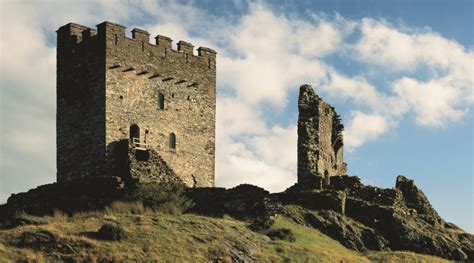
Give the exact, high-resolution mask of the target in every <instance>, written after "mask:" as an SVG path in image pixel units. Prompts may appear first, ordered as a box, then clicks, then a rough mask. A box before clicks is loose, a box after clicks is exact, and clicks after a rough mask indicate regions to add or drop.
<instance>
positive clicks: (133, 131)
mask: <svg viewBox="0 0 474 263" xmlns="http://www.w3.org/2000/svg"><path fill="white" fill-rule="evenodd" d="M133 138H138V139H140V127H138V125H136V124H133V125H132V126H130V139H133Z"/></svg>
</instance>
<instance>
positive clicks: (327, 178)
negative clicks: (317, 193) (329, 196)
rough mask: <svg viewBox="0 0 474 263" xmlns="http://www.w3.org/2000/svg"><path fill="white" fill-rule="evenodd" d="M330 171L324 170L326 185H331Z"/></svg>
mask: <svg viewBox="0 0 474 263" xmlns="http://www.w3.org/2000/svg"><path fill="white" fill-rule="evenodd" d="M329 180H330V179H329V173H328V170H326V171H324V183H325V184H326V185H329V184H330V183H331V182H330V181H329Z"/></svg>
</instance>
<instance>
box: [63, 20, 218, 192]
mask: <svg viewBox="0 0 474 263" xmlns="http://www.w3.org/2000/svg"><path fill="white" fill-rule="evenodd" d="M149 37H150V34H149V33H148V32H146V31H144V30H141V29H133V30H132V38H129V37H127V36H126V35H125V27H124V26H122V25H119V24H115V23H110V22H103V23H101V24H99V25H98V26H97V31H96V30H94V29H91V28H88V27H85V26H82V25H78V24H74V23H70V24H67V25H64V26H62V27H60V28H59V29H58V30H57V116H56V118H57V128H56V129H57V181H58V182H59V183H61V182H68V181H73V180H77V179H88V178H93V177H113V176H118V177H122V178H124V179H134V180H138V181H146V180H165V179H166V178H167V177H170V176H175V175H177V177H179V178H180V179H181V180H182V181H183V182H184V183H185V184H186V185H188V186H191V187H194V186H214V159H215V154H214V149H215V114H216V52H215V51H214V50H212V49H209V48H205V47H200V48H198V49H197V55H194V54H193V48H194V47H193V45H192V44H190V43H187V42H184V41H179V42H178V44H177V46H178V48H177V50H174V49H173V48H172V40H171V39H170V38H168V37H165V36H160V35H158V36H156V37H155V40H156V43H155V44H150V43H149Z"/></svg>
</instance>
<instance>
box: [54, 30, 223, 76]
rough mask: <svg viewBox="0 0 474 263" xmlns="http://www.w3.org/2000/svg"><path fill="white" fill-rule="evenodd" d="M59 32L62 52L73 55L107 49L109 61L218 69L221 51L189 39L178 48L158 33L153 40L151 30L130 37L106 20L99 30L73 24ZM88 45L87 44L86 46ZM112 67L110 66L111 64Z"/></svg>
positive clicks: (59, 47) (59, 49)
mask: <svg viewBox="0 0 474 263" xmlns="http://www.w3.org/2000/svg"><path fill="white" fill-rule="evenodd" d="M56 32H57V34H58V51H59V52H63V53H69V54H70V55H71V56H73V55H74V54H76V55H79V56H80V55H83V52H89V51H91V50H90V48H93V49H100V50H104V49H105V51H106V52H107V57H108V58H109V57H110V58H111V59H109V61H107V63H108V64H109V63H110V64H114V63H117V62H120V63H122V64H123V63H133V62H134V61H137V62H140V63H142V64H143V62H148V63H153V62H155V63H157V64H160V63H168V64H169V63H173V64H176V65H179V67H180V68H181V69H182V70H183V69H184V70H186V69H190V70H194V71H198V72H199V71H202V72H204V71H215V67H216V54H217V52H216V51H215V50H213V49H210V48H207V47H199V48H197V52H196V54H195V52H194V46H193V45H192V44H191V43H189V42H186V41H183V40H180V41H178V43H177V49H174V48H173V47H172V42H173V40H172V39H171V38H169V37H166V36H162V35H157V36H156V37H155V43H150V33H149V32H147V31H145V30H143V29H138V28H134V29H133V30H132V31H131V33H132V35H131V36H132V37H131V38H129V37H127V36H126V27H124V26H122V25H120V24H117V23H112V22H103V23H100V24H99V25H97V30H94V29H91V28H89V27H86V26H83V25H79V24H76V23H69V24H66V25H64V26H62V27H60V28H59V29H58V30H57V31H56ZM84 47H87V49H85V48H84ZM108 66H110V65H108Z"/></svg>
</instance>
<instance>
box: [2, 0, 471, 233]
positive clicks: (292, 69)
mask: <svg viewBox="0 0 474 263" xmlns="http://www.w3.org/2000/svg"><path fill="white" fill-rule="evenodd" d="M0 7H1V8H0V9H1V25H0V26H1V38H0V41H1V42H0V43H1V53H0V59H1V63H0V72H1V79H0V81H1V82H0V86H1V93H0V96H1V97H0V98H1V105H0V107H1V115H0V116H1V126H0V130H1V134H2V136H1V141H0V150H1V151H0V154H1V155H0V157H1V159H0V160H1V163H0V164H1V168H0V169H1V170H0V202H4V201H5V200H6V198H7V197H8V196H9V195H10V194H11V193H15V192H20V191H26V190H28V189H30V188H33V187H35V186H37V185H40V184H45V183H51V182H53V181H54V180H55V177H56V175H55V173H56V169H55V98H56V97H55V94H56V93H55V33H54V31H55V30H56V29H57V28H58V27H59V26H61V25H63V24H66V23H68V22H71V21H73V22H77V23H80V24H83V25H87V26H89V27H94V26H95V25H96V24H98V23H100V22H102V21H105V20H109V21H114V22H118V23H121V24H123V25H125V26H127V30H128V31H130V30H131V29H132V28H133V27H138V28H142V29H146V30H148V31H149V32H150V33H151V34H152V36H154V35H156V34H162V35H166V36H169V37H171V38H172V39H174V41H175V43H176V42H177V41H179V40H186V41H189V42H191V43H193V44H194V45H195V46H207V47H211V48H214V49H216V50H217V51H218V53H219V54H218V62H217V67H218V108H217V158H216V183H217V185H218V186H226V187H231V186H234V185H237V184H239V183H252V184H257V185H260V186H262V187H265V188H266V189H269V190H271V191H280V190H283V189H285V188H286V187H288V186H290V185H292V184H293V183H294V182H295V181H296V119H297V108H296V102H297V101H296V99H297V95H298V94H297V92H298V87H299V85H301V84H304V83H309V84H312V85H313V87H314V88H315V90H316V92H317V93H318V94H319V95H320V96H322V97H323V98H324V99H325V100H326V101H328V102H330V103H331V104H333V105H334V106H335V107H336V109H337V111H338V112H339V113H340V114H341V115H342V118H343V121H344V124H345V127H346V131H345V134H344V136H345V160H346V162H347V163H348V167H349V174H350V175H358V176H360V177H361V178H362V179H363V181H364V182H366V183H368V184H373V185H377V186H381V187H393V186H394V184H395V178H396V176H397V175H399V174H403V175H405V176H407V177H409V178H412V179H415V181H416V183H417V185H418V186H420V188H421V189H422V190H423V191H424V192H425V194H426V195H427V196H428V197H429V199H430V201H431V202H432V204H433V205H434V207H435V208H436V209H437V210H438V212H439V213H440V214H441V215H442V216H443V217H444V218H445V219H447V220H448V221H451V222H454V223H456V224H458V225H460V226H461V227H463V228H465V229H466V230H469V231H470V232H472V231H473V230H474V226H473V223H472V222H473V221H474V220H473V217H474V215H473V190H472V189H473V179H472V176H473V163H474V158H473V148H474V144H473V138H472V136H473V117H474V116H473V102H474V94H473V86H474V85H473V84H474V80H473V76H474V72H473V62H474V53H473V52H474V32H473V24H474V23H473V8H474V7H473V3H472V1H334V0H332V1H329V0H326V1H309V0H308V1H239V0H234V1H210V0H206V1H152V0H134V1H132V0H130V1H126V0H113V1H112V0H111V1H95V0H90V1H69V2H68V1H47V0H44V1H39V0H38V1H21V0H19V1H12V0H7V1H2V2H1V3H0Z"/></svg>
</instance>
